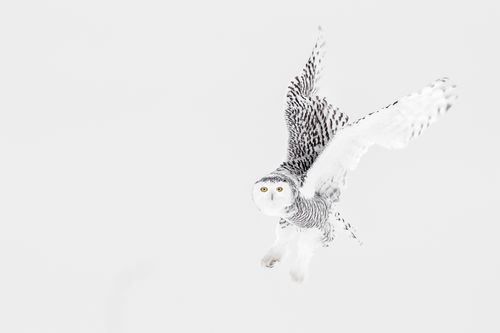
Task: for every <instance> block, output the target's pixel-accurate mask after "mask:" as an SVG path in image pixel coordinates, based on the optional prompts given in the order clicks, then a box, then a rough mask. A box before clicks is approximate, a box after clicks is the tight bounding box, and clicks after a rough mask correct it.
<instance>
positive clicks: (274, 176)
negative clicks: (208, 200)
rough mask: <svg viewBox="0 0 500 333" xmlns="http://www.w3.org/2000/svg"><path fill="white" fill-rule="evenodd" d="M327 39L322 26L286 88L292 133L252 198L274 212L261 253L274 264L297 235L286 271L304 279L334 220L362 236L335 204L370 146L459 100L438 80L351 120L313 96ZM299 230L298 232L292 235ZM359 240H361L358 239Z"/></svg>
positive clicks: (421, 125) (422, 126)
mask: <svg viewBox="0 0 500 333" xmlns="http://www.w3.org/2000/svg"><path fill="white" fill-rule="evenodd" d="M324 45H325V43H324V41H323V39H322V34H321V31H320V36H319V38H318V41H317V42H316V44H315V45H314V49H313V52H312V54H311V56H310V57H309V59H308V61H307V63H306V66H305V67H304V69H303V71H302V73H301V75H299V76H297V77H295V79H294V80H292V82H291V84H290V86H289V87H288V93H287V105H286V110H285V118H286V124H287V128H288V132H289V140H288V154H287V160H286V161H285V162H283V163H282V164H281V165H280V166H279V167H278V168H277V169H276V170H274V171H273V172H271V173H270V174H268V175H266V176H264V177H263V178H261V179H259V180H258V181H257V182H256V183H255V185H254V190H253V199H254V202H255V203H256V205H257V207H258V208H259V209H260V211H261V212H262V213H264V214H266V215H270V216H277V217H279V218H280V222H279V224H278V226H277V228H276V241H275V243H274V244H273V246H272V247H271V249H270V250H269V251H268V253H267V254H266V255H265V256H264V258H263V259H262V264H263V265H264V266H265V267H269V268H271V267H273V266H274V265H275V263H277V262H279V261H280V260H281V259H282V258H283V257H284V256H285V255H286V253H287V251H288V246H289V244H290V243H291V242H292V241H294V240H296V241H297V258H296V259H295V262H294V264H293V265H292V268H291V270H290V274H291V277H292V279H293V280H294V281H297V282H301V281H302V280H303V279H304V278H305V275H306V272H307V268H308V265H309V261H310V259H311V257H312V255H313V253H314V251H315V250H316V249H317V248H318V247H320V246H329V245H330V244H331V243H332V242H333V240H334V237H335V233H334V231H335V227H334V224H336V225H337V226H338V225H340V227H341V228H342V229H344V230H346V231H347V232H348V233H349V234H350V235H351V237H352V238H353V239H355V240H357V241H359V239H358V237H357V236H356V234H355V232H354V229H353V228H352V226H351V224H350V223H348V222H346V221H345V220H344V218H342V216H341V215H340V213H339V212H338V208H337V205H336V203H337V201H338V200H339V197H340V195H341V192H342V189H343V188H344V187H345V183H346V175H347V173H348V172H349V171H352V170H354V169H355V168H356V167H357V165H358V163H359V161H360V159H361V157H362V156H363V154H364V153H365V152H366V151H367V150H368V149H369V148H370V147H371V146H372V145H379V146H382V147H385V148H389V149H397V148H403V147H406V145H407V144H408V142H409V141H411V140H412V139H414V138H416V137H418V136H420V135H421V134H422V133H423V132H424V131H425V130H426V129H427V128H428V127H429V126H430V125H431V124H432V123H434V122H435V121H436V120H437V119H439V118H440V117H441V116H442V115H443V114H445V113H446V111H448V110H449V108H450V107H451V105H452V102H453V101H454V100H455V99H456V95H455V94H454V89H455V87H454V86H452V85H450V84H449V81H448V79H446V78H443V79H439V80H437V81H435V82H434V83H433V84H431V85H429V86H428V87H425V88H424V89H422V90H421V91H419V92H417V93H414V94H411V95H408V96H406V97H403V98H401V99H400V100H398V101H395V102H394V103H391V104H389V105H388V106H386V107H385V108H383V109H381V110H379V111H376V112H372V113H370V114H368V115H367V116H365V117H363V118H361V119H358V120H356V121H354V122H350V121H349V117H348V116H347V115H346V114H344V113H341V112H340V111H339V109H338V108H335V107H333V106H332V105H331V104H329V103H328V102H327V101H326V99H325V98H322V97H319V96H318V95H317V91H318V85H317V84H318V80H319V75H320V72H321V71H320V68H321V66H322V64H323V62H322V56H323V54H324ZM294 236H297V237H294ZM360 243H361V242H360Z"/></svg>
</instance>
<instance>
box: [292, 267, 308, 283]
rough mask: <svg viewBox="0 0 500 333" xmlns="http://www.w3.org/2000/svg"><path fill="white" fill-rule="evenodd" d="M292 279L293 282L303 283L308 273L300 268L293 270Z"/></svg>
mask: <svg viewBox="0 0 500 333" xmlns="http://www.w3.org/2000/svg"><path fill="white" fill-rule="evenodd" d="M290 277H291V278H292V281H293V282H296V283H302V282H304V280H305V278H306V271H305V270H303V269H300V268H292V269H291V270H290Z"/></svg>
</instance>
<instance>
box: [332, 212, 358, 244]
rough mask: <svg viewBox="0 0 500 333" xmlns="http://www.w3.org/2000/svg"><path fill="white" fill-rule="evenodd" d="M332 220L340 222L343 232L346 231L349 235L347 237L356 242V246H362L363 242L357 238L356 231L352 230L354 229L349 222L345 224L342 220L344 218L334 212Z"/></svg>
mask: <svg viewBox="0 0 500 333" xmlns="http://www.w3.org/2000/svg"><path fill="white" fill-rule="evenodd" d="M333 216H334V218H335V220H336V221H338V222H340V223H341V224H342V226H343V229H344V230H345V231H347V233H348V234H349V236H351V238H352V239H354V240H355V241H356V242H358V244H359V245H360V246H361V245H363V242H362V241H361V240H360V239H359V238H358V236H357V235H356V233H357V232H356V229H354V227H353V226H352V225H351V224H350V223H349V222H346V221H345V220H344V218H343V217H342V216H341V215H340V213H339V212H334V215H333Z"/></svg>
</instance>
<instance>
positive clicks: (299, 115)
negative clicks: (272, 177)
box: [283, 28, 348, 175]
mask: <svg viewBox="0 0 500 333" xmlns="http://www.w3.org/2000/svg"><path fill="white" fill-rule="evenodd" d="M324 46H325V42H324V40H323V34H322V31H321V28H319V35H318V39H317V41H316V44H315V45H314V48H313V51H312V54H311V56H310V57H309V59H308V60H307V63H306V65H305V67H304V68H303V70H302V73H301V75H300V76H297V77H295V79H294V80H292V82H291V83H290V86H289V87H288V93H287V107H286V110H285V118H286V124H287V127H288V132H289V138H288V158H287V162H285V163H284V165H283V166H284V167H286V168H287V169H289V170H290V171H292V172H293V173H294V174H296V175H301V174H303V175H305V173H306V172H307V170H308V169H309V167H310V166H311V165H312V163H313V162H314V160H315V159H316V157H317V156H318V155H319V154H320V153H321V151H322V150H323V148H324V147H325V146H326V144H327V143H328V142H329V141H330V139H331V138H332V137H333V136H334V134H335V132H336V131H337V129H338V128H340V127H342V126H343V125H345V124H346V123H347V121H348V117H347V116H346V115H344V114H342V113H340V112H339V110H338V108H334V107H333V106H332V105H330V104H329V103H328V102H327V101H326V99H325V98H321V97H319V96H317V95H316V92H317V90H318V81H319V78H320V75H321V69H322V61H323V60H322V59H323V56H324V49H325V48H324Z"/></svg>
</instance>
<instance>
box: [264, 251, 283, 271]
mask: <svg viewBox="0 0 500 333" xmlns="http://www.w3.org/2000/svg"><path fill="white" fill-rule="evenodd" d="M285 253H286V250H285V249H276V248H271V249H270V250H269V252H267V254H266V255H265V256H264V258H262V260H261V261H260V263H261V264H262V266H264V267H267V268H273V267H274V265H276V264H277V263H279V262H280V261H281V260H282V259H283V257H284V256H285Z"/></svg>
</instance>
